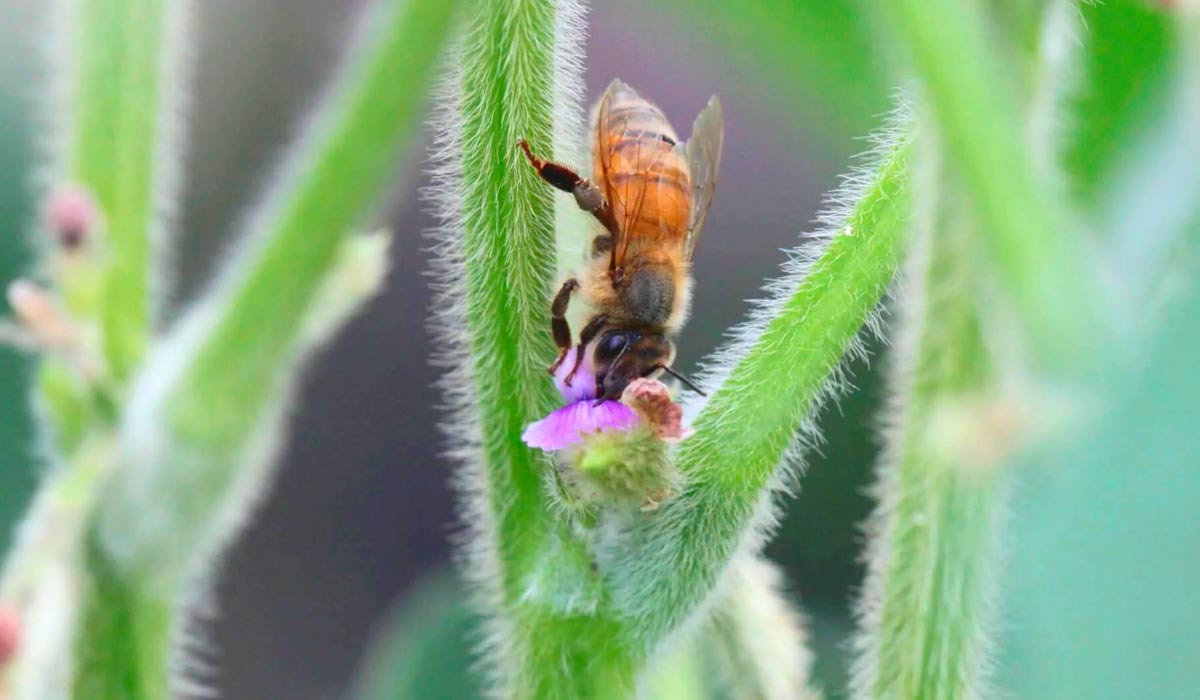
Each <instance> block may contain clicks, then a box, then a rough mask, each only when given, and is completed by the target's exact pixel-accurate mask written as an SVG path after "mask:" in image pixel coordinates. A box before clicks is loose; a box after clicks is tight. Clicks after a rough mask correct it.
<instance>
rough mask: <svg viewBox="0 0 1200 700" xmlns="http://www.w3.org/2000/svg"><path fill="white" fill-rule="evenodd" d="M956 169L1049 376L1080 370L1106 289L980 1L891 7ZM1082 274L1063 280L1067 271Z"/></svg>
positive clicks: (892, 2) (900, 0)
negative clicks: (1044, 160) (1043, 168)
mask: <svg viewBox="0 0 1200 700" xmlns="http://www.w3.org/2000/svg"><path fill="white" fill-rule="evenodd" d="M886 6H887V7H888V8H889V9H890V15H891V18H892V20H893V21H892V26H893V27H894V28H895V31H896V32H897V35H898V36H899V38H900V39H901V40H902V42H903V43H904V45H905V46H906V47H907V49H908V52H909V53H910V54H911V56H912V58H913V63H914V66H915V68H916V72H917V75H918V76H919V77H920V78H921V80H922V84H923V87H924V92H925V97H927V99H928V102H929V105H930V107H931V110H932V113H933V115H934V116H935V117H936V119H937V123H938V127H939V130H940V132H941V137H942V140H943V141H944V144H945V149H946V152H947V154H948V157H949V159H950V162H951V163H952V164H953V165H954V166H955V167H956V169H957V170H958V172H960V173H961V176H962V179H963V182H964V185H965V188H964V190H965V192H966V194H967V196H968V197H969V198H970V201H971V202H972V203H973V204H974V208H975V211H976V214H977V216H978V217H979V231H980V234H981V239H982V240H983V241H984V242H985V243H986V244H987V246H988V252H989V255H990V258H991V261H992V266H993V268H994V269H995V271H996V273H997V274H998V275H999V277H1000V279H1001V280H1002V281H1003V283H1004V285H1005V288H1006V290H1007V292H1008V296H1009V298H1010V299H1011V302H1012V304H1013V306H1014V308H1015V310H1016V311H1017V313H1018V314H1019V315H1020V317H1021V319H1022V320H1023V321H1024V325H1025V327H1026V330H1027V332H1028V334H1029V336H1030V338H1031V339H1032V341H1033V348H1032V349H1033V351H1034V352H1035V354H1036V355H1037V357H1038V359H1039V360H1041V362H1042V364H1043V365H1045V366H1046V367H1047V368H1048V369H1050V370H1051V371H1054V372H1058V373H1064V374H1070V373H1075V372H1078V371H1079V369H1080V366H1081V365H1082V364H1085V363H1083V362H1081V359H1088V358H1089V355H1087V354H1086V353H1087V352H1088V350H1089V349H1090V348H1091V347H1092V346H1093V345H1094V344H1095V340H1096V337H1097V335H1098V334H1099V331H1100V330H1101V328H1102V326H1101V318H1102V316H1101V314H1100V311H1099V309H1098V306H1097V305H1098V303H1099V301H1098V299H1099V297H1100V293H1101V291H1102V290H1101V288H1100V287H1099V286H1098V285H1096V283H1095V280H1094V279H1093V274H1094V271H1093V270H1092V269H1091V268H1090V267H1088V266H1087V265H1086V264H1080V263H1081V262H1087V256H1086V252H1087V251H1086V249H1085V248H1084V247H1083V245H1082V241H1081V240H1080V236H1079V235H1078V232H1077V231H1075V229H1074V228H1073V222H1072V221H1071V220H1070V218H1069V216H1068V215H1067V213H1066V212H1064V211H1061V210H1060V209H1059V207H1058V202H1057V201H1055V200H1053V199H1052V198H1051V197H1049V196H1048V194H1049V188H1047V187H1045V186H1044V184H1043V183H1042V182H1040V181H1039V179H1038V178H1037V177H1036V173H1035V170H1034V168H1033V162H1032V158H1031V157H1030V154H1029V152H1028V149H1027V146H1026V143H1027V137H1028V134H1027V129H1026V128H1025V127H1024V125H1025V124H1026V123H1027V122H1028V119H1026V118H1025V115H1023V113H1022V111H1021V110H1020V109H1019V107H1018V105H1019V104H1020V103H1021V102H1020V100H1019V99H1018V91H1019V90H1020V88H1021V82H1020V77H1021V76H1019V75H1018V74H1017V73H1016V72H1014V71H1012V70H1005V68H1006V66H1005V65H1004V63H1003V61H1002V60H1001V53H1000V52H999V51H998V50H997V49H996V48H995V47H994V46H993V44H992V41H991V39H992V37H991V35H990V34H989V31H988V26H989V25H988V24H987V19H988V18H987V17H986V15H985V13H983V12H982V11H981V9H980V7H979V6H978V4H977V3H973V2H968V3H964V2H959V1H958V0H889V2H887V3H886ZM1067 269H1073V270H1077V271H1078V272H1077V274H1071V275H1064V274H1062V271H1063V270H1067Z"/></svg>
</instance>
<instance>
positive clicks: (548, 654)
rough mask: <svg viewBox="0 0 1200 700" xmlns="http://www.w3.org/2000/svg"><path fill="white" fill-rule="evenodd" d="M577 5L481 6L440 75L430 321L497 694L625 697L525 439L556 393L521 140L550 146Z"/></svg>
mask: <svg viewBox="0 0 1200 700" xmlns="http://www.w3.org/2000/svg"><path fill="white" fill-rule="evenodd" d="M581 15H582V8H581V7H580V6H579V5H578V4H577V3H576V2H574V1H573V0H564V1H561V2H546V1H544V0H484V1H482V2H480V3H479V4H478V9H477V11H476V12H475V13H474V14H473V15H472V17H471V18H470V21H469V23H468V25H467V27H466V31H465V34H464V39H463V41H462V44H461V45H460V46H459V49H458V52H457V55H456V60H455V63H456V64H457V66H458V70H457V71H455V72H454V74H453V75H452V77H451V83H450V84H449V85H448V91H449V92H450V95H449V96H448V98H447V100H446V102H447V105H449V107H448V110H449V113H448V114H446V115H444V116H443V119H442V122H443V124H444V131H443V133H442V143H443V147H444V153H445V155H446V159H445V161H444V165H443V169H442V170H441V171H439V172H438V173H436V174H435V180H436V181H437V183H438V189H437V191H436V193H435V196H437V197H439V198H440V199H441V204H442V209H443V215H444V217H445V219H446V225H445V226H444V227H443V229H442V231H441V232H440V233H439V238H440V241H441V245H440V250H439V252H440V253H441V255H440V264H442V265H443V266H444V268H445V269H443V270H441V272H442V273H443V275H444V276H445V280H446V282H445V287H444V288H443V290H442V298H441V301H440V303H439V306H440V307H441V309H442V310H443V311H442V313H441V317H440V318H439V319H438V321H437V322H438V324H439V325H440V326H441V328H442V330H443V331H444V332H445V333H446V335H447V340H448V342H450V343H451V344H452V347H457V348H458V350H459V353H458V354H457V355H456V356H452V359H451V362H452V363H453V370H452V373H451V375H450V377H449V379H448V381H447V387H448V389H449V393H450V395H451V398H452V400H454V402H455V403H454V405H453V408H455V409H456V414H455V415H454V417H453V418H452V419H451V424H450V425H449V426H448V434H449V436H450V440H451V441H452V442H453V445H454V447H455V448H456V449H457V450H459V451H461V452H462V453H463V456H464V458H465V461H466V463H467V466H466V468H465V470H464V472H463V474H462V478H461V483H462V485H463V488H464V490H465V492H466V494H465V497H466V502H467V504H466V505H467V508H468V512H467V513H466V515H465V520H466V521H467V523H468V525H469V526H470V527H471V528H472V530H473V532H472V535H471V537H472V543H471V545H470V547H469V549H468V552H467V554H468V556H469V558H470V562H471V563H470V564H469V565H468V574H469V575H471V577H472V578H474V579H475V580H474V582H475V583H476V584H477V590H478V591H479V593H480V595H481V598H482V599H481V601H480V603H481V606H482V607H483V609H484V612H485V613H486V614H487V615H488V617H489V619H490V623H489V624H490V629H489V632H488V639H487V640H486V642H487V649H486V650H485V661H486V662H487V667H488V671H489V675H490V676H491V680H492V684H493V685H494V686H495V687H496V690H497V691H498V692H500V693H502V694H504V695H505V696H507V697H520V698H543V697H594V698H624V697H628V696H629V695H630V693H631V692H632V689H633V683H634V675H635V667H634V665H633V663H632V661H631V659H630V658H629V655H628V652H627V650H626V649H625V648H624V647H623V646H622V645H620V644H619V643H618V642H617V638H618V632H619V629H618V626H617V625H616V623H615V622H614V621H612V620H611V619H605V618H604V617H600V616H596V615H594V614H593V613H594V612H595V611H596V609H597V607H598V605H599V604H600V590H599V577H598V576H597V574H595V573H594V572H593V571H592V568H591V565H590V559H589V557H588V554H587V552H586V551H585V550H584V548H583V546H582V544H581V543H580V542H579V541H578V540H577V539H576V538H575V537H573V536H572V534H571V533H570V532H569V531H568V530H567V528H566V525H565V524H564V523H562V522H560V521H559V520H558V519H557V518H556V517H555V515H554V514H553V513H552V512H551V510H550V508H549V507H548V504H547V501H546V498H545V495H544V492H543V486H542V474H543V472H544V470H545V469H546V468H547V465H546V463H545V461H544V458H543V457H541V456H540V454H539V453H537V452H535V451H534V450H532V449H531V448H529V447H527V446H526V445H524V444H523V443H522V442H521V439H520V436H521V432H522V430H523V428H524V426H525V425H527V424H529V423H530V422H532V421H534V420H536V419H538V418H540V417H542V416H543V415H545V414H546V413H547V412H548V411H549V410H550V409H551V408H553V407H554V405H555V402H556V395H555V392H554V389H553V386H552V385H551V383H550V381H549V380H548V378H547V377H546V372H545V368H546V366H547V365H548V364H549V362H550V359H551V358H552V357H553V348H552V346H551V343H550V335H549V333H548V332H547V329H548V328H549V315H548V312H549V307H548V304H547V301H546V300H547V299H549V297H550V294H551V289H550V285H551V279H552V276H553V274H554V258H555V238H554V222H555V211H554V201H553V198H552V194H551V192H550V190H549V189H548V188H547V187H546V186H545V184H544V183H542V182H541V181H540V180H539V179H538V178H537V176H536V174H535V173H534V172H533V170H532V169H531V168H529V167H528V164H527V163H525V162H524V161H523V160H522V156H521V153H520V151H519V150H518V148H517V141H518V140H519V139H522V138H523V139H526V140H527V141H528V142H529V144H530V146H531V147H532V148H533V149H534V150H535V151H537V152H540V153H547V154H549V153H551V145H552V144H553V142H554V130H555V126H556V122H557V121H559V117H560V115H565V114H566V113H567V110H566V108H565V106H566V104H567V103H568V101H569V98H568V97H567V96H565V95H563V94H562V93H561V91H560V90H557V89H556V86H558V83H557V82H556V75H555V73H556V69H557V68H558V66H557V65H556V52H557V50H558V49H559V48H560V46H559V43H558V42H559V41H563V42H564V43H566V44H568V45H567V46H564V47H562V48H563V50H564V51H571V50H576V49H574V48H572V47H571V46H570V44H572V43H573V44H575V45H577V44H578V43H579V42H580V40H581V38H582V37H581V36H579V32H580V31H581V30H580V28H579V27H578V26H577V25H578V23H579V22H581ZM576 70H577V67H576ZM569 118H575V115H574V114H571V115H569ZM471 426H478V431H479V434H478V436H477V437H476V438H475V439H477V440H478V442H477V443H476V444H471V443H472V442H473V440H472V436H471V434H470V432H471V431H472V430H473V428H472V427H471Z"/></svg>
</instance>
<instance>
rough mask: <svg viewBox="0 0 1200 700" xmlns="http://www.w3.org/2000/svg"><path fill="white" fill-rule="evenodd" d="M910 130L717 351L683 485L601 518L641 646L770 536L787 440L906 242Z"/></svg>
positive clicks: (613, 580)
mask: <svg viewBox="0 0 1200 700" xmlns="http://www.w3.org/2000/svg"><path fill="white" fill-rule="evenodd" d="M907 132H908V126H907V124H901V125H898V126H895V127H894V130H893V131H892V132H889V134H888V135H887V136H886V137H884V138H883V139H881V141H880V145H879V148H878V156H877V162H876V163H875V165H874V167H873V169H870V170H866V169H864V170H863V171H862V172H861V173H859V174H858V175H856V176H855V177H852V178H851V179H850V181H849V184H848V185H847V186H846V188H845V189H844V190H842V191H840V192H838V193H837V194H836V195H835V196H834V198H833V201H834V202H835V207H834V209H833V210H832V211H831V212H830V213H829V214H828V215H826V216H825V217H824V219H823V221H824V223H825V224H826V226H827V228H826V229H825V231H824V232H823V233H822V234H819V239H818V240H819V241H820V243H818V244H817V246H816V248H815V252H814V249H813V248H812V247H802V248H800V249H799V250H797V251H796V252H795V253H794V254H793V260H792V262H791V263H789V264H788V266H787V267H786V268H785V273H786V275H785V277H784V278H782V279H781V280H779V281H776V282H772V283H771V284H770V285H769V287H768V289H769V290H770V291H771V292H773V294H772V296H771V297H770V298H768V299H767V300H766V301H764V302H762V303H761V304H760V305H759V308H758V310H757V311H756V312H755V314H754V315H753V317H752V319H751V321H749V322H748V323H747V324H746V325H745V326H743V327H742V328H739V329H738V330H737V331H736V337H737V338H738V339H737V340H735V341H734V342H733V343H732V344H731V345H730V347H728V348H726V349H725V350H724V351H723V352H722V353H719V354H718V356H717V357H716V358H715V359H714V360H713V361H712V362H711V363H710V364H711V369H710V370H709V371H708V372H707V376H706V377H705V379H704V381H703V383H704V385H705V386H706V388H708V389H709V390H710V391H711V398H710V399H708V400H707V401H706V402H704V403H703V404H702V405H700V406H699V409H698V413H697V415H696V418H695V420H694V422H693V426H694V429H695V434H694V435H693V436H692V437H691V438H689V439H687V440H685V441H684V442H683V443H682V444H681V445H680V446H679V448H678V450H677V451H676V452H675V455H674V457H675V462H676V464H677V465H678V467H679V469H680V471H681V472H682V473H683V478H684V480H685V484H686V485H685V489H684V491H683V493H682V494H680V496H679V497H677V498H676V499H674V500H672V501H670V502H668V503H665V504H664V505H663V507H662V508H660V509H658V510H657V511H655V512H653V513H651V514H639V515H637V516H632V517H630V516H628V515H626V514H612V515H611V516H610V517H609V518H608V519H607V522H606V523H605V524H604V525H603V526H602V527H601V528H600V530H601V532H602V536H601V538H600V540H599V542H598V544H597V550H596V552H597V558H598V560H599V562H600V565H601V570H602V571H605V572H606V580H607V581H608V583H609V585H610V587H611V591H612V596H613V606H614V608H615V610H616V612H617V614H618V615H620V616H621V617H622V618H624V619H626V620H630V621H633V620H636V621H637V624H636V625H631V632H632V633H633V635H634V637H635V639H636V640H637V641H638V643H639V644H640V645H641V646H642V647H643V648H644V649H645V650H647V651H649V650H651V649H652V648H653V647H654V645H655V644H657V643H658V642H659V641H660V640H661V639H663V637H664V636H665V635H667V634H668V633H669V632H670V631H671V630H673V629H675V628H676V627H677V626H678V625H680V624H683V623H684V622H685V621H687V620H688V619H689V618H690V617H692V616H693V615H694V614H695V613H696V612H697V611H698V610H700V609H702V607H703V605H702V604H703V603H704V602H705V601H706V600H707V599H708V596H709V594H710V592H711V591H712V590H713V588H714V587H715V586H716V585H717V583H718V582H719V581H720V579H721V576H722V573H723V572H724V571H725V569H726V567H727V566H728V564H729V562H730V561H731V560H732V559H733V557H734V554H735V553H736V552H738V551H739V550H740V549H742V548H750V549H754V548H757V547H759V546H761V544H762V542H763V540H764V539H765V537H766V535H767V532H768V530H769V529H770V527H771V524H772V523H773V521H774V517H775V516H774V513H775V511H774V508H773V505H772V493H773V492H774V491H776V490H778V489H781V488H784V487H786V485H787V484H788V483H790V481H791V480H792V478H793V475H792V474H791V472H790V471H789V470H788V469H787V467H786V465H787V463H788V461H789V460H788V459H787V456H788V452H789V448H790V446H792V445H793V444H795V441H796V436H797V433H798V432H799V433H801V434H804V433H805V432H807V431H809V430H810V429H811V427H810V425H809V424H808V421H809V420H810V418H811V416H812V415H813V413H814V411H815V409H816V408H817V406H819V405H820V403H821V401H822V400H823V399H824V398H826V397H828V396H830V395H832V394H834V393H836V392H837V391H838V390H839V389H840V388H841V387H842V386H844V382H842V381H841V377H840V373H839V368H840V367H841V363H842V361H843V358H844V357H845V356H846V355H847V354H853V353H856V352H858V351H859V345H858V340H857V339H858V336H859V333H860V330H861V328H862V327H863V326H864V325H870V323H871V321H872V319H873V318H874V317H875V313H876V309H877V307H878V304H879V302H880V300H881V299H882V297H883V295H884V294H885V292H886V291H887V288H888V286H889V284H890V283H891V280H892V276H893V273H894V272H895V269H896V266H897V265H898V263H899V260H900V257H901V254H902V250H903V248H904V239H905V226H906V218H907V214H908V190H907V161H908V150H909V147H908V135H907ZM691 408H692V412H696V410H695V407H691ZM603 533H609V534H603Z"/></svg>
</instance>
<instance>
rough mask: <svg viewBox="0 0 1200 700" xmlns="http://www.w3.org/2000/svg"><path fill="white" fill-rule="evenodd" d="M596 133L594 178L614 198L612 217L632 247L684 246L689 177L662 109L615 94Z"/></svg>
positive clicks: (631, 95)
mask: <svg viewBox="0 0 1200 700" xmlns="http://www.w3.org/2000/svg"><path fill="white" fill-rule="evenodd" d="M595 128H596V134H595V141H594V146H593V153H592V162H593V163H594V164H595V167H594V171H595V172H594V176H595V177H594V179H595V180H596V182H597V183H599V184H600V187H601V189H602V190H604V191H606V192H610V193H611V195H610V198H611V199H612V202H611V204H612V207H613V214H614V217H615V219H616V221H617V224H618V226H620V227H621V228H622V235H624V236H626V237H627V238H628V241H629V245H630V246H631V248H634V249H635V248H636V247H638V243H639V242H640V241H642V242H644V241H646V239H652V240H654V241H656V242H657V243H658V244H659V245H661V244H663V243H666V242H675V241H677V240H678V241H682V239H683V237H684V235H685V233H686V227H687V221H688V214H689V210H690V207H691V200H690V192H689V189H690V178H689V176H688V169H687V161H686V160H685V158H684V156H683V153H682V152H681V151H680V150H678V149H676V148H675V144H676V143H677V142H678V136H676V134H675V130H674V129H673V128H671V124H670V122H668V121H667V118H666V116H664V115H663V113H662V110H660V109H659V108H658V107H656V106H655V105H653V104H651V103H650V102H647V101H646V100H644V99H642V98H641V97H639V96H638V95H637V93H635V92H633V91H632V90H630V89H628V88H623V89H617V90H614V91H613V92H611V93H610V96H609V102H608V104H607V106H606V107H604V108H603V109H601V110H600V112H599V113H598V114H597V123H596V127H595ZM630 252H633V251H632V250H631V251H630Z"/></svg>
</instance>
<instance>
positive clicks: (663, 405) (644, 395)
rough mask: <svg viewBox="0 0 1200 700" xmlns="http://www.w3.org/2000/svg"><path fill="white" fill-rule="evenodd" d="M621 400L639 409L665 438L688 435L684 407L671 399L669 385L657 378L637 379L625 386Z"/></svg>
mask: <svg viewBox="0 0 1200 700" xmlns="http://www.w3.org/2000/svg"><path fill="white" fill-rule="evenodd" d="M621 402H622V403H624V404H626V405H628V406H630V407H631V408H633V410H635V411H637V413H638V415H640V416H641V417H642V420H644V421H645V422H646V425H649V426H650V427H651V428H652V429H653V430H654V432H655V433H657V434H658V436H659V437H660V438H662V439H663V440H679V439H680V438H684V437H687V431H685V430H684V429H683V409H682V408H681V407H680V406H679V404H677V403H675V402H674V401H672V400H671V392H670V390H669V389H667V386H666V385H665V384H663V383H662V382H660V381H658V380H657V379H644V378H643V379H635V380H633V381H632V382H630V383H629V386H627V387H625V392H624V393H623V394H621Z"/></svg>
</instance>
